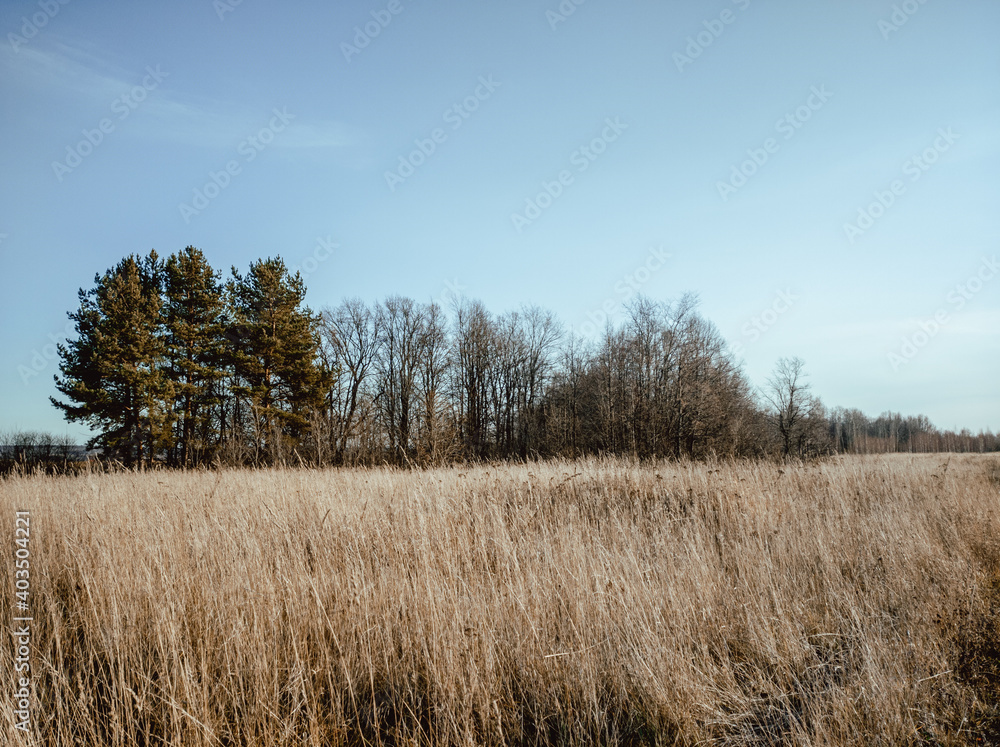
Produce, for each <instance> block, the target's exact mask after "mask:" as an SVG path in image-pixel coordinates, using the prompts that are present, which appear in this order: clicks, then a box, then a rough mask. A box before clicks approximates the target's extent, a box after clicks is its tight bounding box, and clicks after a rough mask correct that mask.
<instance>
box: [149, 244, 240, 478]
mask: <svg viewBox="0 0 1000 747" xmlns="http://www.w3.org/2000/svg"><path fill="white" fill-rule="evenodd" d="M163 295H164V308H163V318H164V323H165V325H166V332H167V336H166V345H167V350H166V354H167V358H168V360H169V376H170V379H171V381H172V382H173V384H174V396H175V403H174V410H175V413H176V418H177V426H176V433H177V448H176V453H175V459H174V461H175V462H177V463H179V464H182V465H184V466H188V465H191V464H196V463H198V462H199V461H201V460H202V459H203V458H204V457H205V456H207V453H208V451H209V449H210V448H211V447H212V446H213V445H214V444H215V443H216V442H217V440H218V436H219V433H218V429H217V428H215V426H214V422H213V408H215V407H217V406H218V405H219V404H220V401H221V392H220V385H221V380H222V378H223V376H224V371H223V368H222V367H223V350H224V338H223V333H224V329H225V328H224V325H223V314H224V310H225V309H224V304H223V297H222V284H221V282H220V279H219V276H218V273H216V272H215V271H214V270H213V269H212V267H211V265H209V263H208V261H207V260H206V259H205V255H204V254H202V252H201V251H200V250H199V249H196V248H194V247H193V246H189V247H187V248H186V249H184V251H182V252H179V253H178V254H174V255H172V256H171V257H170V258H169V259H167V262H166V265H165V270H164V286H163Z"/></svg>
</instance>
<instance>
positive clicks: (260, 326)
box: [51, 247, 1000, 466]
mask: <svg viewBox="0 0 1000 747" xmlns="http://www.w3.org/2000/svg"><path fill="white" fill-rule="evenodd" d="M305 294H306V288H305V285H304V283H303V280H302V278H301V276H300V275H299V274H298V273H295V274H292V273H290V272H289V270H288V268H287V267H286V266H285V263H284V262H283V261H282V260H281V258H280V257H278V258H268V259H266V260H265V259H262V260H259V261H257V262H255V263H252V264H251V265H250V268H249V271H248V272H247V273H246V274H245V275H244V274H241V273H240V272H239V271H238V270H237V269H236V268H235V267H233V268H232V269H231V273H230V275H229V277H228V278H225V279H223V276H222V274H221V273H220V272H218V271H216V270H215V269H213V268H212V267H211V265H210V264H209V263H208V261H207V260H206V258H205V256H204V254H203V253H202V252H201V251H200V250H198V249H196V248H194V247H187V248H186V249H185V250H183V251H182V252H178V253H176V254H174V255H171V256H170V257H169V258H167V259H166V260H162V259H161V258H160V257H159V256H158V255H157V254H156V252H155V251H154V252H150V254H149V255H146V256H139V255H131V256H129V257H126V258H125V259H123V260H122V261H121V262H120V263H119V264H118V265H117V266H115V267H114V268H111V269H109V270H108V271H106V272H105V273H104V274H103V275H101V274H98V275H96V276H95V279H94V286H93V287H92V288H90V289H88V290H84V289H81V290H80V292H79V302H80V303H79V308H78V309H77V310H76V311H73V312H70V314H69V317H70V319H71V320H72V321H73V323H74V325H75V329H76V333H77V336H76V339H73V340H70V341H68V342H67V343H66V344H65V345H61V346H59V356H60V374H59V375H57V376H56V377H55V379H56V388H57V390H58V391H59V393H60V394H61V395H62V399H57V398H55V397H53V398H51V399H52V403H53V404H54V405H55V406H56V407H57V408H59V409H60V410H61V411H62V412H63V414H64V416H65V417H66V418H67V420H69V421H74V422H83V423H86V424H87V425H88V426H89V427H90V428H91V429H92V430H94V431H95V432H96V433H97V434H98V435H97V436H95V437H94V439H92V440H91V442H90V443H89V444H88V448H99V449H100V450H101V451H102V453H103V455H104V457H105V458H107V459H114V460H118V461H120V462H122V463H123V464H125V465H127V466H140V465H145V466H151V465H153V464H167V465H172V466H196V465H203V464H208V463H223V464H252V465H262V464H275V463H285V464H288V463H308V464H316V465H323V464H382V463H390V464H399V465H423V464H441V463H446V462H453V461H460V460H493V459H518V460H525V459H536V458H544V457H553V456H565V457H576V456H582V455H588V454H628V455H634V456H637V457H640V458H664V457H668V458H669V457H672V458H706V457H710V456H718V457H762V456H767V455H771V454H779V455H784V456H798V457H803V456H810V455H817V454H824V453H832V452H854V453H865V452H871V451H898V450H908V451H937V450H968V451H971V450H975V451H993V450H998V449H1000V442H998V438H997V437H996V436H994V435H993V434H991V433H983V434H979V435H978V436H972V435H971V434H969V433H967V432H965V431H963V432H962V433H961V434H954V433H950V432H945V433H942V432H940V431H938V430H937V429H935V428H934V427H933V426H932V425H931V424H930V423H929V422H928V421H927V419H926V418H924V417H922V416H918V417H916V418H902V417H901V416H899V415H892V414H886V415H883V416H880V417H879V418H878V419H875V420H871V419H869V418H867V417H865V416H864V415H863V414H862V413H860V412H858V411H857V410H843V409H836V410H833V411H828V410H827V408H825V407H824V405H823V404H822V402H821V401H820V399H819V398H818V397H816V396H814V395H813V394H812V393H811V391H810V388H809V385H808V384H807V382H806V375H805V370H804V364H803V363H802V361H801V360H799V359H782V360H781V361H779V362H778V365H777V367H776V368H775V371H774V374H773V375H772V377H771V378H770V379H769V380H768V382H767V384H766V386H765V387H763V388H762V389H761V390H759V391H758V390H756V389H755V388H754V387H753V386H752V385H751V383H750V381H749V380H748V379H747V377H746V376H745V374H744V373H743V371H742V368H741V366H740V365H739V364H738V362H737V361H736V359H735V357H734V355H733V353H732V352H731V350H730V349H729V346H728V345H727V343H726V341H725V340H724V339H723V338H722V336H721V335H720V334H719V332H718V330H717V329H716V328H715V326H714V325H713V324H712V323H711V322H710V321H708V320H706V319H705V318H704V317H703V316H701V315H700V314H699V312H698V308H697V306H698V304H697V299H696V297H694V296H693V295H685V296H684V297H682V298H681V299H679V300H675V301H655V300H651V299H648V298H638V299H637V300H635V301H633V302H632V303H631V304H630V305H629V307H628V309H627V314H626V318H625V320H624V322H622V323H621V324H619V325H617V326H612V325H609V326H608V327H607V328H606V330H605V331H604V333H603V335H602V337H601V338H600V339H599V340H597V341H585V340H583V339H581V338H579V337H578V336H575V335H572V334H567V333H566V331H565V330H564V328H563V327H562V325H561V324H560V323H559V321H558V320H557V319H556V318H555V317H554V316H553V315H552V314H551V313H550V312H548V311H546V310H544V309H541V308H539V307H537V306H528V307H524V308H521V309H519V310H517V311H510V312H507V313H503V314H494V313H492V312H490V311H489V310H487V309H486V308H485V307H484V306H483V305H482V304H481V303H480V302H478V301H475V300H470V299H456V301H455V302H454V303H453V305H452V307H451V308H449V309H444V308H442V307H441V306H440V305H438V304H434V303H427V304H425V303H419V302H417V301H414V300H412V299H409V298H403V297H399V296H392V297H389V298H387V299H385V300H383V301H380V302H376V303H373V304H366V303H364V302H363V301H361V300H358V299H348V300H345V301H343V302H342V303H340V304H339V305H338V306H336V307H335V308H325V309H323V310H322V311H320V312H318V313H317V312H313V311H312V310H311V309H310V308H309V307H308V306H306V305H305Z"/></svg>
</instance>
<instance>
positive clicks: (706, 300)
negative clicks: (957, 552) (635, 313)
mask: <svg viewBox="0 0 1000 747" xmlns="http://www.w3.org/2000/svg"><path fill="white" fill-rule="evenodd" d="M998 38H1000V4H998V3H996V2H994V1H990V0H964V1H963V2H960V3H959V2H945V0H906V1H905V2H887V1H881V0H880V1H876V2H866V3H860V2H844V0H838V1H837V2H834V1H833V0H816V1H814V2H809V3H802V2H790V1H781V0H773V1H772V2H767V3H765V2H763V0H712V1H711V2H699V3H694V2H652V1H651V0H638V1H636V2H617V3H611V2H608V0H563V2H561V3H560V2H559V1H558V0H539V1H536V2H527V1H525V0H506V1H505V2H502V3H501V2H486V1H485V0H466V1H465V2H456V1H453V0H440V1H439V2H434V3H431V2H429V1H428V0H376V1H375V2H363V1H360V0H359V1H357V2H339V3H321V2H311V1H303V2H288V3H276V2H267V1H266V0H214V1H213V0H175V1H174V2H171V3H158V2H150V1H149V0H136V1H134V2H129V3H122V2H102V1H101V0H94V1H92V2H82V0H35V2H30V1H29V0H2V2H0V101H2V111H3V116H2V117H0V318H2V321H3V323H2V324H0V361H2V362H0V431H7V430H11V429H38V430H45V431H50V432H53V433H58V434H68V435H71V436H73V437H74V438H75V439H77V440H79V441H81V442H82V441H83V440H85V439H86V437H87V435H88V434H87V431H86V429H85V428H84V427H82V426H81V425H79V424H68V423H65V422H64V421H63V420H62V418H61V415H60V414H59V413H58V412H57V411H56V410H55V408H53V407H52V406H51V405H50V404H49V401H48V398H49V396H50V395H53V394H55V388H54V384H53V374H55V373H57V370H58V367H57V360H56V355H55V342H59V341H62V340H64V339H65V338H66V337H67V335H70V336H72V327H71V326H70V327H67V322H68V320H67V317H66V314H67V312H68V311H70V310H73V309H75V308H77V306H78V298H77V292H78V290H79V289H80V288H90V287H92V285H93V281H94V276H95V275H96V274H97V273H103V272H104V271H105V270H107V269H108V268H110V267H112V266H114V265H115V264H117V262H119V261H120V260H121V259H122V258H123V257H124V256H126V255H128V254H132V253H141V254H145V253H148V252H149V250H150V249H156V251H157V252H158V253H159V254H160V255H161V256H164V257H165V256H168V255H169V254H171V253H173V252H176V251H179V250H181V249H183V248H184V247H185V246H188V245H193V246H196V247H198V248H200V249H202V250H203V251H204V252H205V254H206V256H207V257H208V259H209V261H210V262H211V263H212V265H213V266H214V267H216V268H217V269H221V270H223V271H224V272H225V273H226V274H227V275H228V273H229V270H230V268H231V267H232V266H236V267H237V268H238V269H239V270H240V271H241V272H245V271H246V269H247V267H248V265H249V264H250V263H251V262H253V261H256V260H258V259H260V258H266V257H269V256H276V255H280V256H281V257H283V258H284V259H285V261H286V262H287V263H288V264H289V265H290V266H292V267H295V268H298V269H299V270H300V271H301V272H302V275H303V277H304V278H305V282H306V285H307V287H308V294H307V302H308V304H309V306H310V307H311V308H313V309H314V310H319V309H321V308H323V307H325V306H335V305H337V304H338V303H339V302H340V301H342V300H343V299H345V298H348V297H359V298H362V299H364V300H366V301H375V300H377V299H382V298H385V297H387V296H390V295H395V294H399V295H404V296H409V297H412V298H414V299H416V300H418V301H423V302H429V301H438V302H441V303H443V304H445V305H446V306H447V305H448V304H449V302H450V301H451V299H453V298H455V297H456V296H459V295H464V296H467V297H470V298H477V299H480V300H481V301H483V303H484V304H485V305H486V306H487V308H489V309H490V310H492V311H494V312H498V313H499V312H503V311H507V310H514V309H517V308H519V307H521V306H522V305H525V304H537V305H540V306H542V307H544V308H547V309H550V310H551V311H553V312H554V313H555V314H556V315H557V316H558V317H559V318H560V319H561V320H562V322H563V323H564V325H565V326H566V327H567V328H568V329H571V330H573V331H574V332H576V333H578V334H581V335H583V336H585V337H590V338H596V337H597V336H598V335H599V334H600V330H601V329H603V327H604V323H605V321H606V319H608V318H610V319H611V320H612V321H613V322H619V321H621V320H622V319H624V317H625V307H626V306H627V304H628V302H629V301H630V300H631V299H632V298H633V296H634V294H635V293H637V292H641V293H642V294H644V295H646V296H648V297H650V298H652V299H657V300H665V301H667V300H671V299H677V298H679V297H680V296H681V295H682V294H684V293H686V292H692V293H697V294H698V296H699V298H700V301H701V304H700V311H701V313H702V314H703V315H704V316H705V317H707V318H708V319H710V320H711V321H712V322H714V323H715V324H716V326H717V327H718V328H719V330H720V332H721V333H722V334H723V336H724V337H726V339H727V340H728V341H729V342H730V343H731V345H732V346H733V349H734V351H735V354H736V355H737V356H738V358H739V359H740V360H742V361H743V362H744V365H745V370H746V372H747V375H748V376H749V377H750V379H751V380H752V381H753V382H754V383H755V384H757V385H763V384H764V382H765V381H766V379H767V377H768V375H769V373H770V372H771V370H772V369H773V368H774V366H775V363H776V361H777V360H778V359H779V358H780V357H783V356H785V357H791V356H798V357H800V358H802V359H803V360H804V361H805V365H806V370H807V372H808V374H809V382H810V383H811V385H812V388H813V391H814V393H815V394H817V395H819V396H820V397H821V398H822V400H823V402H824V403H825V404H826V405H827V406H830V407H833V406H845V407H857V408H860V409H862V410H864V411H865V412H867V413H868V414H870V415H877V414H879V413H881V412H883V411H886V410H892V411H895V412H902V413H903V414H917V413H922V414H925V415H927V416H928V417H930V419H931V420H932V422H934V423H935V424H936V425H937V426H939V427H941V428H963V427H967V428H970V429H971V430H973V431H974V432H975V431H978V430H980V429H986V428H991V429H993V430H994V431H996V430H998V429H1000V388H998V386H997V383H998V380H997V373H998V364H1000V265H998V259H997V258H998V255H1000V211H998V210H997V206H998V205H1000V179H998V174H1000V44H998V43H997V39H998Z"/></svg>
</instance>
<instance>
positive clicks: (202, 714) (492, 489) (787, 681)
mask: <svg viewBox="0 0 1000 747" xmlns="http://www.w3.org/2000/svg"><path fill="white" fill-rule="evenodd" d="M0 505H2V506H3V508H4V511H5V512H6V513H5V515H6V516H8V517H10V518H11V519H12V518H13V517H14V515H15V512H18V511H27V512H30V516H31V544H30V548H31V592H30V594H31V596H30V614H31V616H32V617H33V621H32V623H31V626H32V628H31V646H30V665H31V674H32V687H31V705H30V715H31V718H30V722H31V726H30V730H31V736H30V737H28V736H27V735H24V736H23V738H21V739H20V740H19V739H18V733H17V731H16V730H15V724H16V722H17V719H16V717H15V716H14V715H13V711H14V709H13V708H11V707H5V708H4V709H3V716H2V717H0V722H2V723H3V730H4V731H5V732H6V733H8V734H11V735H14V736H12V737H11V743H12V744H17V743H22V744H53V745H62V744H66V745H68V744H86V745H109V746H110V745H154V744H155V745H163V744H177V745H180V744H183V745H251V744H253V745H293V744H294V745H300V744H301V745H328V744H329V745H354V744H358V745H361V744H384V745H390V744H391V745H395V744H426V745H444V744H448V745H459V744H463V745H464V744H484V745H486V744H488V745H506V744H519V745H527V744H565V745H586V744H630V745H639V744H642V745H647V744H648V745H654V744H655V745H661V744H662V745H668V744H679V745H694V744H702V745H704V744H718V745H722V744H796V745H798V744H809V745H841V744H859V743H864V744H886V745H889V744H892V745H895V744H901V745H902V744H914V745H915V744H942V745H945V744H947V745H964V744H998V743H1000V705H998V703H1000V459H998V458H997V456H996V455H975V454H961V455H952V454H928V455H911V454H887V455H877V456H840V457H830V458H824V459H821V460H814V461H807V462H788V463H780V462H771V461H756V462H755V461H718V462H685V461H681V462H669V461H651V462H639V461H635V460H629V459H623V458H588V459H581V460H554V461H548V462H537V463H509V464H484V465H474V466H462V465H456V466H448V467H437V468H426V469H413V470H404V469H398V468H391V467H386V468H326V469H322V470H318V469H306V468H301V469H280V468H270V469H261V470H253V469H222V470H219V471H207V470H192V471H180V470H173V471H170V470H153V471H147V472H120V473H111V474H97V473H94V474H82V475H77V476H42V475H35V476H31V475H21V476H17V475H15V476H8V477H5V478H2V479H0ZM8 524H9V525H10V526H13V521H12V520H11V521H9V522H8ZM11 536H13V533H12V532H11ZM14 558H15V554H14V553H13V552H5V553H4V561H3V563H4V567H5V569H6V575H7V577H8V578H10V579H12V581H11V582H9V586H10V587H11V588H12V589H13V579H14V578H15V566H14ZM13 599H14V598H13V596H12V593H7V594H4V595H2V597H0V610H2V613H3V616H4V619H5V621H10V620H12V619H14V618H16V617H17V615H18V614H19V613H18V612H17V611H16V610H15V609H14V605H13ZM20 614H22V615H23V614H24V613H23V612H21V613H20ZM15 649H16V646H15V643H14V642H13V637H12V636H5V637H4V639H3V642H2V645H0V662H2V665H0V669H2V670H4V671H14V660H15V656H16V650H15ZM10 687H11V683H8V682H5V683H4V688H5V692H6V693H10V692H11V690H10ZM7 697H8V696H5V698H7Z"/></svg>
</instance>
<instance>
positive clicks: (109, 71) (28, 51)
mask: <svg viewBox="0 0 1000 747" xmlns="http://www.w3.org/2000/svg"><path fill="white" fill-rule="evenodd" d="M152 67H153V68H154V69H155V68H156V66H152ZM0 68H2V69H3V71H4V78H5V80H6V81H7V82H8V84H11V85H18V84H20V85H23V86H25V87H29V88H31V89H33V90H35V91H42V92H45V91H50V92H51V91H58V95H59V96H60V97H66V96H72V97H74V98H75V99H77V100H78V101H80V100H83V101H84V102H86V104H87V105H89V106H93V107H95V108H101V107H105V106H106V107H107V108H108V110H109V113H110V107H111V105H112V104H113V103H114V102H115V101H116V100H118V99H119V98H120V97H121V96H123V95H126V94H128V93H129V92H130V91H131V90H132V89H133V88H134V87H135V86H136V85H138V83H139V81H141V80H142V79H143V77H144V76H146V74H147V73H146V70H145V69H143V70H140V71H135V70H124V69H122V68H120V67H117V66H115V65H113V64H111V63H109V62H107V61H106V60H104V59H102V58H101V57H100V56H99V54H97V52H96V50H93V51H92V50H89V49H86V48H84V47H73V46H69V45H66V44H62V43H58V42H56V43H53V45H52V48H51V49H41V48H39V47H37V46H35V47H24V48H22V49H20V50H18V52H17V53H14V52H13V51H12V50H10V49H9V48H8V49H6V50H4V52H3V53H2V54H0ZM160 69H161V70H162V72H163V73H165V74H166V80H165V82H164V85H163V86H162V87H158V88H157V89H156V90H155V91H153V92H151V93H150V94H149V96H148V98H147V99H146V100H145V101H143V102H142V103H141V105H139V106H138V107H136V111H135V115H136V117H137V119H139V120H140V121H141V122H142V126H140V127H129V128H125V129H123V132H124V134H125V135H126V136H128V137H133V138H141V139H144V140H152V141H156V142H174V143H181V144H184V145H190V146H197V147H205V148H231V147H235V146H236V145H237V144H238V143H239V142H240V141H242V140H243V139H245V138H247V137H249V136H251V135H254V134H255V133H257V132H258V131H259V130H260V129H261V128H262V127H265V126H266V125H267V123H268V121H269V120H270V118H271V116H272V115H271V112H270V111H257V110H250V109H247V108H246V107H237V106H235V105H232V104H229V103H227V102H222V101H216V100H195V99H190V98H189V99H187V100H184V99H181V98H178V97H177V95H176V94H175V93H174V92H172V91H171V90H170V77H169V76H170V73H171V71H170V70H169V69H167V68H160ZM280 103H281V102H276V106H279V108H280ZM290 113H291V114H292V115H294V116H295V119H294V121H293V122H292V123H291V124H290V125H289V126H288V128H287V129H286V130H285V131H284V132H282V133H281V137H279V138H275V140H274V142H273V144H272V145H271V146H270V147H272V148H274V149H295V150H302V149H312V150H323V149H334V148H346V147H350V146H352V145H356V144H358V143H359V142H360V140H361V133H360V131H358V129H357V128H355V127H352V126H350V125H347V124H345V123H342V122H310V121H302V120H301V117H300V115H298V114H297V113H296V112H295V111H293V110H290Z"/></svg>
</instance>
